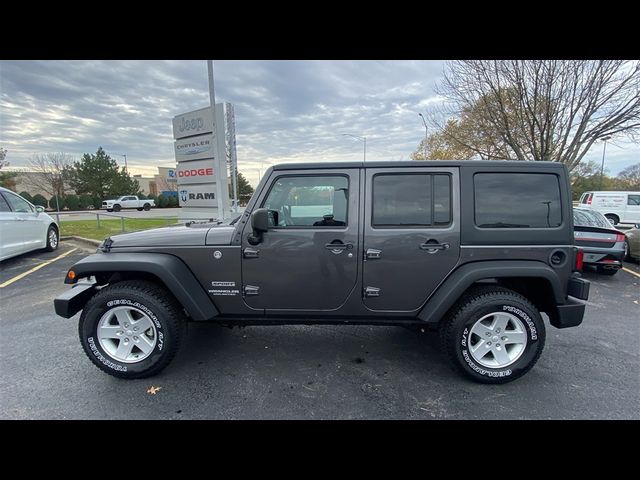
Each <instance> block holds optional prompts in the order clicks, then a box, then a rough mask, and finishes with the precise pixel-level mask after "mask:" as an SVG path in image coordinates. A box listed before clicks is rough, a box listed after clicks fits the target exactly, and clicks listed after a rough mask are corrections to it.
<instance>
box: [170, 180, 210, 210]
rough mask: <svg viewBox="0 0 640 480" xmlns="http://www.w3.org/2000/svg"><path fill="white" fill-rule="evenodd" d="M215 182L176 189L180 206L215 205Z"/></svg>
mask: <svg viewBox="0 0 640 480" xmlns="http://www.w3.org/2000/svg"><path fill="white" fill-rule="evenodd" d="M215 188H216V186H215V184H208V185H193V186H189V187H186V188H182V189H180V190H179V191H178V198H179V199H180V206H183V207H217V206H218V202H217V201H216V194H215V192H214V190H215Z"/></svg>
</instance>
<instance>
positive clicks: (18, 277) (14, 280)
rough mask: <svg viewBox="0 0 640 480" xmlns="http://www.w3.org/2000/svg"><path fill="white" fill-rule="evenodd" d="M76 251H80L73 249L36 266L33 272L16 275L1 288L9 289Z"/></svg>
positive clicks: (1, 284) (1, 285)
mask: <svg viewBox="0 0 640 480" xmlns="http://www.w3.org/2000/svg"><path fill="white" fill-rule="evenodd" d="M76 250H78V249H77V248H72V249H71V250H69V251H68V252H64V253H63V254H62V255H58V256H57V257H56V258H52V259H51V260H47V261H46V262H43V263H41V264H40V265H36V266H35V267H33V268H32V269H31V270H27V271H26V272H23V273H21V274H20V275H16V276H15V277H13V278H11V279H9V280H7V281H6V282H4V283H0V288H4V287H8V286H9V285H11V284H12V283H14V282H17V281H18V280H20V279H21V278H24V277H26V276H27V275H30V274H32V273H33V272H37V271H38V270H40V269H41V268H42V267H46V266H47V265H49V264H51V263H53V262H55V261H58V260H60V259H61V258H64V257H66V256H67V255H69V254H70V253H73V252H75V251H76Z"/></svg>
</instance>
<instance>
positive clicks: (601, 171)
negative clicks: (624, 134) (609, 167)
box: [600, 137, 611, 190]
mask: <svg viewBox="0 0 640 480" xmlns="http://www.w3.org/2000/svg"><path fill="white" fill-rule="evenodd" d="M602 140H604V147H603V148H602V165H601V166H600V190H602V182H603V180H604V154H605V153H606V151H607V141H608V140H611V137H604V138H603V139H602Z"/></svg>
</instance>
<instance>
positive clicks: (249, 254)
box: [242, 247, 260, 258]
mask: <svg viewBox="0 0 640 480" xmlns="http://www.w3.org/2000/svg"><path fill="white" fill-rule="evenodd" d="M242 256H243V257H244V258H258V257H259V256H260V250H256V249H255V248H249V247H247V248H245V249H244V250H243V251H242Z"/></svg>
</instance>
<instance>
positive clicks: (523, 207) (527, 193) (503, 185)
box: [474, 172, 562, 228]
mask: <svg viewBox="0 0 640 480" xmlns="http://www.w3.org/2000/svg"><path fill="white" fill-rule="evenodd" d="M474 205H475V211H474V215H475V224H476V226H478V227H479V228H556V227H559V226H560V225H562V205H561V201H560V183H559V179H558V176H557V175H555V174H552V173H489V172H487V173H476V174H475V175H474Z"/></svg>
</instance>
